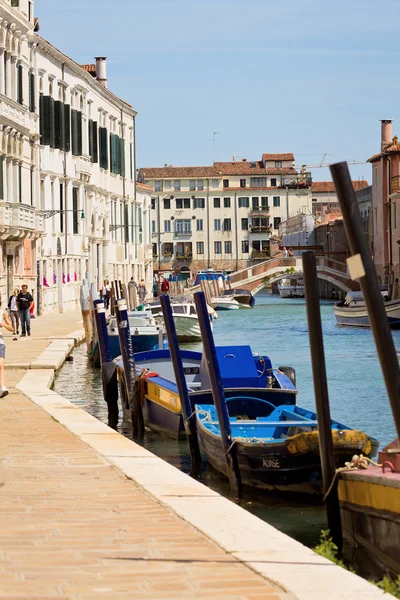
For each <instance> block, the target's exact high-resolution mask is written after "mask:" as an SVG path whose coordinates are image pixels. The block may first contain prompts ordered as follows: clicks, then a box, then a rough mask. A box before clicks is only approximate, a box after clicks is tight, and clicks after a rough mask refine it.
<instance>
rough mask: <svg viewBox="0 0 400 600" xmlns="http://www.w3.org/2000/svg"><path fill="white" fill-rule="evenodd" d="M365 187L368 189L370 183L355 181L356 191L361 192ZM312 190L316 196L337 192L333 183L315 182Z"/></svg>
mask: <svg viewBox="0 0 400 600" xmlns="http://www.w3.org/2000/svg"><path fill="white" fill-rule="evenodd" d="M365 187H368V181H364V180H362V181H353V188H354V190H356V191H357V190H361V188H365ZM311 190H312V191H313V192H314V193H316V194H318V193H327V192H333V193H335V192H336V190H335V186H334V183H333V181H313V182H312V185H311Z"/></svg>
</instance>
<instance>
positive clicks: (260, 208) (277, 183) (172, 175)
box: [138, 153, 311, 274]
mask: <svg viewBox="0 0 400 600" xmlns="http://www.w3.org/2000/svg"><path fill="white" fill-rule="evenodd" d="M138 178H139V180H140V181H142V182H145V183H147V184H149V185H151V187H152V188H153V189H154V192H153V195H152V199H151V203H152V212H151V230H152V239H153V256H154V266H153V268H154V270H155V271H158V272H163V271H175V272H182V273H187V274H189V273H192V274H194V273H195V272H196V271H198V270H200V269H204V268H209V267H212V268H215V269H224V270H227V271H233V270H237V269H240V268H242V267H245V266H247V265H250V264H253V263H254V262H255V261H258V260H265V259H267V258H268V257H269V256H270V253H271V239H272V238H273V237H274V236H276V235H277V234H278V229H279V225H280V223H281V221H283V220H286V219H288V218H289V217H290V216H292V215H294V214H297V213H298V212H304V211H308V212H311V177H310V174H309V173H300V172H298V171H297V170H296V168H295V167H294V155H293V154H292V153H287V154H263V156H262V157H261V160H259V161H249V160H247V159H242V160H241V161H237V160H232V162H215V163H214V164H213V165H212V166H205V167H172V166H168V165H165V166H164V167H161V168H147V167H146V168H142V169H140V170H139V177H138Z"/></svg>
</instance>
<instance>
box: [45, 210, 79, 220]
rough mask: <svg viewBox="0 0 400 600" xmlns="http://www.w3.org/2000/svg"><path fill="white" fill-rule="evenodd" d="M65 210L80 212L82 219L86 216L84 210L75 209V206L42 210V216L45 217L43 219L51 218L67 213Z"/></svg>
mask: <svg viewBox="0 0 400 600" xmlns="http://www.w3.org/2000/svg"><path fill="white" fill-rule="evenodd" d="M65 212H80V213H81V219H84V218H85V213H84V211H83V210H80V209H75V208H67V209H60V210H42V217H43V219H49V218H50V217H54V216H55V215H59V214H61V213H65Z"/></svg>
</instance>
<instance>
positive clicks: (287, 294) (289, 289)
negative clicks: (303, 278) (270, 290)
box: [278, 285, 304, 298]
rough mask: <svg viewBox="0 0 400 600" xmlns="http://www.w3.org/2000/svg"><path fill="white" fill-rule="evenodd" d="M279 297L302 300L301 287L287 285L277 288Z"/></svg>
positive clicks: (302, 289) (302, 288) (302, 291)
mask: <svg viewBox="0 0 400 600" xmlns="http://www.w3.org/2000/svg"><path fill="white" fill-rule="evenodd" d="M278 289H279V295H280V297H281V298H304V286H303V285H297V286H295V285H288V286H284V287H279V288H278Z"/></svg>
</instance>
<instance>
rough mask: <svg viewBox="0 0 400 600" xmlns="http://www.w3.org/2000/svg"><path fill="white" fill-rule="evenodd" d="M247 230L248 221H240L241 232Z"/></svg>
mask: <svg viewBox="0 0 400 600" xmlns="http://www.w3.org/2000/svg"><path fill="white" fill-rule="evenodd" d="M248 228H249V220H248V219H242V231H247V230H248Z"/></svg>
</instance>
